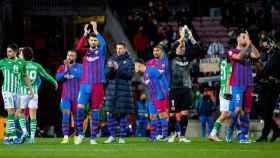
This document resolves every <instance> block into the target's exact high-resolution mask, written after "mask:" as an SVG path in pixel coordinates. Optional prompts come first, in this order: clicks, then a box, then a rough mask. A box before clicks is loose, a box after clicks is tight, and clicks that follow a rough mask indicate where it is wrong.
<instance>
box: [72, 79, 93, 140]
mask: <svg viewBox="0 0 280 158" xmlns="http://www.w3.org/2000/svg"><path fill="white" fill-rule="evenodd" d="M90 90H91V88H90V86H89V85H87V84H81V85H80V92H79V96H78V105H77V111H76V116H75V117H76V128H77V129H76V132H77V133H76V134H77V135H78V136H77V139H75V144H76V145H78V144H81V143H82V140H83V137H84V131H83V122H84V115H85V104H87V103H88V102H89V98H90Z"/></svg>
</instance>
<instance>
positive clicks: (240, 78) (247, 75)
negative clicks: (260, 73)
mask: <svg viewBox="0 0 280 158" xmlns="http://www.w3.org/2000/svg"><path fill="white" fill-rule="evenodd" d="M239 52H240V50H239V49H236V48H235V49H231V50H229V51H228V55H229V58H230V63H231V67H232V71H231V75H230V84H231V86H252V85H253V71H252V65H251V63H250V62H241V61H238V60H235V59H233V58H232V56H233V54H238V53H239Z"/></svg>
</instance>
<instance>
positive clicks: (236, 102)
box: [226, 86, 244, 143]
mask: <svg viewBox="0 0 280 158" xmlns="http://www.w3.org/2000/svg"><path fill="white" fill-rule="evenodd" d="M243 92H244V87H239V86H233V87H232V99H231V101H230V105H229V109H230V111H231V119H230V120H229V124H228V128H227V136H226V141H227V142H228V143H231V142H232V134H233V132H234V129H235V128H236V127H237V120H238V117H239V114H240V112H241V110H242V104H243V95H244V93H243Z"/></svg>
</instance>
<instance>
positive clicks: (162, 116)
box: [159, 112, 168, 119]
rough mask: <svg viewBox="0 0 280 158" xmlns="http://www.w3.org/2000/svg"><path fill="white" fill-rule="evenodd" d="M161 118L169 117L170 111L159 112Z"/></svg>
mask: <svg viewBox="0 0 280 158" xmlns="http://www.w3.org/2000/svg"><path fill="white" fill-rule="evenodd" d="M159 118H161V119H164V118H168V113H167V112H161V113H159Z"/></svg>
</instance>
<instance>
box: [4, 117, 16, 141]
mask: <svg viewBox="0 0 280 158" xmlns="http://www.w3.org/2000/svg"><path fill="white" fill-rule="evenodd" d="M6 135H7V137H15V136H16V128H15V116H14V113H12V112H8V118H7V124H6Z"/></svg>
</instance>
